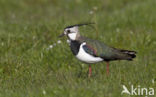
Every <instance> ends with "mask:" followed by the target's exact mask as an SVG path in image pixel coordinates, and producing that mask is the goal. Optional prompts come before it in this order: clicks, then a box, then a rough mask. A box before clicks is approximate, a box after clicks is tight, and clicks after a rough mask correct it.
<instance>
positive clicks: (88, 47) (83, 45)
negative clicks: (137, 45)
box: [59, 23, 137, 77]
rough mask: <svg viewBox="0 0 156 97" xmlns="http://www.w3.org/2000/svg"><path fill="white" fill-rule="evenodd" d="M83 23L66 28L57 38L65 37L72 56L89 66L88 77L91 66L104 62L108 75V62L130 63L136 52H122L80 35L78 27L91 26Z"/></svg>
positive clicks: (90, 72) (90, 73)
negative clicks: (124, 61) (122, 61)
mask: <svg viewBox="0 0 156 97" xmlns="http://www.w3.org/2000/svg"><path fill="white" fill-rule="evenodd" d="M92 24H94V23H83V24H75V25H71V26H67V27H65V28H64V31H63V33H62V34H61V35H59V37H63V36H67V38H68V40H69V45H70V49H71V51H72V53H73V55H74V56H75V57H76V58H77V59H78V60H80V61H82V62H84V63H86V64H89V69H88V77H91V75H92V68H91V64H95V63H98V62H106V63H107V64H106V73H107V75H109V62H110V61H115V60H129V61H132V60H133V58H135V57H136V53H137V52H136V51H131V50H123V49H119V48H114V47H111V46H108V45H106V44H105V43H103V42H101V41H99V40H95V39H91V38H88V37H84V36H81V35H80V32H79V27H81V26H85V25H87V26H88V25H92Z"/></svg>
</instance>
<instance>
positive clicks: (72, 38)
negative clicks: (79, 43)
mask: <svg viewBox="0 0 156 97" xmlns="http://www.w3.org/2000/svg"><path fill="white" fill-rule="evenodd" d="M68 37H69V39H71V40H75V39H76V33H70V34H68Z"/></svg>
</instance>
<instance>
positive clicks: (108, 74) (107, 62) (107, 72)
mask: <svg viewBox="0 0 156 97" xmlns="http://www.w3.org/2000/svg"><path fill="white" fill-rule="evenodd" d="M106 63H107V75H109V62H106Z"/></svg>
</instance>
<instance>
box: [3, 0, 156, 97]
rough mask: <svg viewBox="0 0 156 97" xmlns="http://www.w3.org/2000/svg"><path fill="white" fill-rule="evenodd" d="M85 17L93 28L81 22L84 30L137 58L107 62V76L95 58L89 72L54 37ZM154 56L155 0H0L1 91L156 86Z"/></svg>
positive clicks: (40, 95)
mask: <svg viewBox="0 0 156 97" xmlns="http://www.w3.org/2000/svg"><path fill="white" fill-rule="evenodd" d="M86 22H95V23H96V24H95V25H94V28H95V29H93V28H90V27H82V28H81V29H80V31H81V34H82V35H84V36H86V37H90V38H93V39H98V40H100V41H103V42H104V43H106V44H107V45H110V46H113V47H118V48H123V49H130V50H135V51H137V52H138V53H137V58H136V59H135V60H134V61H132V62H129V61H120V62H119V61H115V62H111V63H110V64H111V65H110V75H109V76H106V64H105V63H104V62H103V63H98V64H93V65H92V69H93V76H92V77H91V78H88V77H87V73H88V66H87V65H86V64H84V63H81V62H80V61H78V60H77V59H76V58H75V57H74V56H73V55H72V53H71V51H70V48H69V47H68V44H67V42H66V38H63V39H59V38H58V35H59V34H61V33H62V32H63V30H64V27H66V26H68V25H73V24H78V23H86ZM58 40H60V41H62V42H61V43H60V44H59V43H57V42H58ZM155 60H156V0H0V97H130V95H127V94H124V95H121V91H122V85H126V86H127V87H130V86H131V85H134V86H136V87H137V86H138V85H140V86H141V87H147V88H148V87H153V88H155V89H156V84H155V81H156V61H155ZM134 97H135V96H134ZM137 97H138V96H137ZM155 97H156V96H155Z"/></svg>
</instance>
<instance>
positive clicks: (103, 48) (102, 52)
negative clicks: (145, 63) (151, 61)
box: [79, 37, 136, 61]
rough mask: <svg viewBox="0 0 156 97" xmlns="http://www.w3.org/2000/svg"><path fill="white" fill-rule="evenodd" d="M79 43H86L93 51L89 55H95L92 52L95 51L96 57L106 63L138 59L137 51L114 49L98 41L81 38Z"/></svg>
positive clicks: (89, 51)
mask: <svg viewBox="0 0 156 97" xmlns="http://www.w3.org/2000/svg"><path fill="white" fill-rule="evenodd" d="M79 41H80V42H81V43H82V42H86V44H87V45H88V47H89V48H90V49H92V50H88V53H93V52H92V51H94V54H95V55H96V56H98V57H101V58H103V59H104V60H105V61H112V60H132V59H133V58H134V57H136V55H135V53H136V52H135V51H129V50H121V49H117V48H113V47H110V46H108V45H106V44H104V43H103V42H101V41H98V40H93V39H90V38H86V37H80V38H79Z"/></svg>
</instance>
